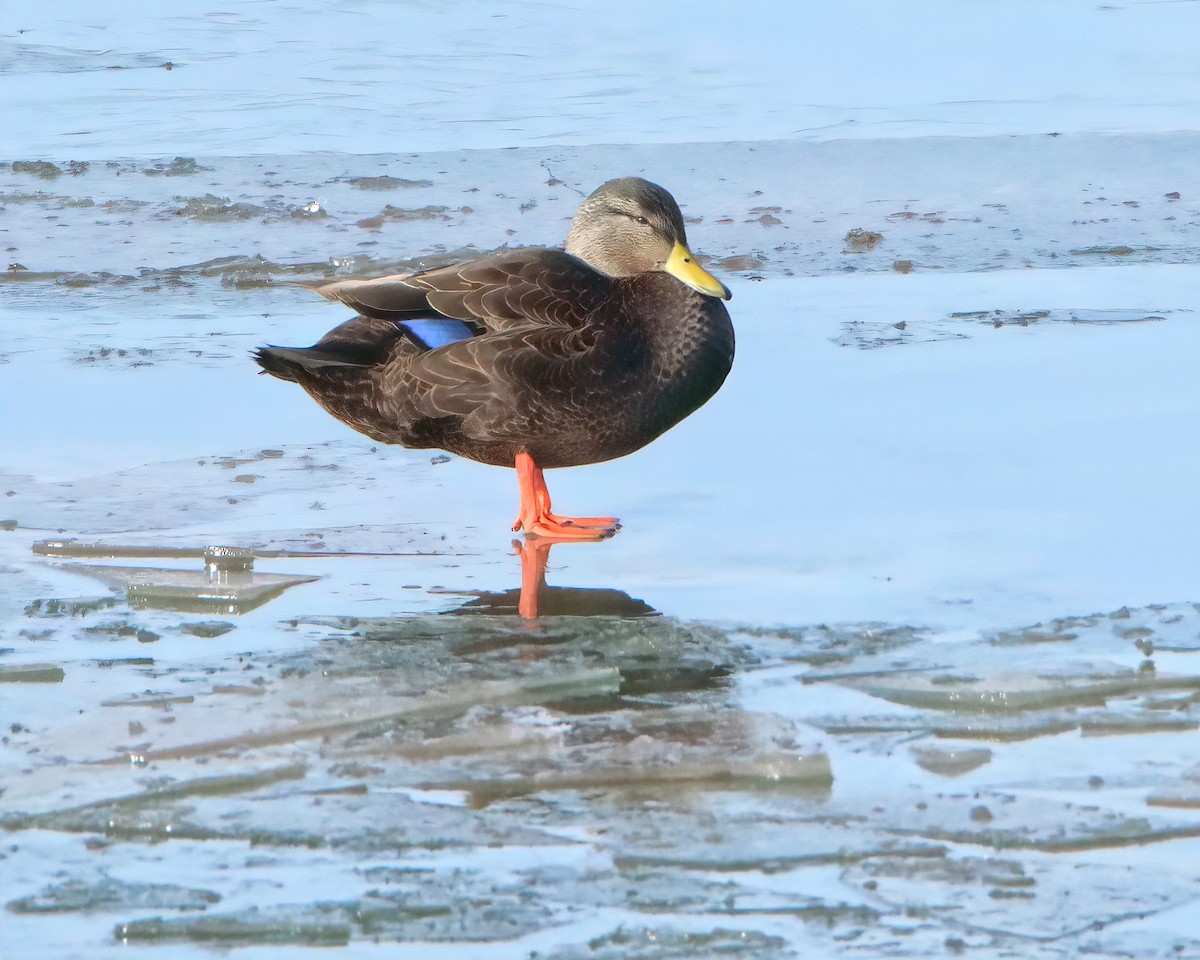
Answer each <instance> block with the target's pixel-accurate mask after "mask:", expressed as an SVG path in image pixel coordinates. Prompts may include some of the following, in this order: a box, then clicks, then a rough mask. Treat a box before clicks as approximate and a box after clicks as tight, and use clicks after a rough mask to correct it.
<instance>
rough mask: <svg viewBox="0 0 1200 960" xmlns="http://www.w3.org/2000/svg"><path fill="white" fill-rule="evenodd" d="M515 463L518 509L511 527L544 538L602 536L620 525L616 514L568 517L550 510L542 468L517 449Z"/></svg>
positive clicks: (610, 534)
mask: <svg viewBox="0 0 1200 960" xmlns="http://www.w3.org/2000/svg"><path fill="white" fill-rule="evenodd" d="M515 466H516V468H517V482H518V483H519V485H520V490H521V513H520V515H519V516H518V517H517V519H516V522H515V523H514V524H513V531H514V532H516V531H519V530H523V531H524V532H525V535H526V536H528V537H540V538H543V539H546V540H605V539H607V538H608V537H611V536H612V535H613V534H614V533H616V532H617V531H618V530H620V529H621V524H620V521H618V520H617V518H616V517H568V516H564V515H562V514H559V513H553V512H552V511H551V510H550V491H549V490H547V489H546V480H545V478H544V477H543V476H542V470H541V468H540V467H538V465H537V464H536V463H534V462H533V457H531V456H530V455H529V454H528V453H518V454H517V456H516V463H515Z"/></svg>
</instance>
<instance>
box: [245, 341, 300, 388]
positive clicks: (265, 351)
mask: <svg viewBox="0 0 1200 960" xmlns="http://www.w3.org/2000/svg"><path fill="white" fill-rule="evenodd" d="M301 352H302V351H299V350H291V349H289V348H287V347H259V348H258V349H257V350H255V351H254V353H252V354H251V356H252V357H253V358H254V362H255V363H257V364H258V365H259V366H260V367H262V372H263V373H269V374H270V375H271V376H273V377H278V378H279V379H280V380H290V381H292V383H296V382H298V381H299V377H298V376H297V373H298V371H299V370H300V369H302V368H303V366H304V365H303V364H302V363H301V362H300V361H299V358H297V357H296V356H295V354H297V353H301Z"/></svg>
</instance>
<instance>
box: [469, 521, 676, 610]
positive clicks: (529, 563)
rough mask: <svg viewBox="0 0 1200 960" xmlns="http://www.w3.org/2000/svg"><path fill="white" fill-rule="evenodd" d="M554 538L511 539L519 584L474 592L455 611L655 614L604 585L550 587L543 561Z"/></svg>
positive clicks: (641, 603)
mask: <svg viewBox="0 0 1200 960" xmlns="http://www.w3.org/2000/svg"><path fill="white" fill-rule="evenodd" d="M554 543H555V540H554V539H553V538H549V539H546V538H542V537H536V538H533V539H529V540H514V541H513V549H514V550H515V551H516V553H517V555H518V556H519V557H520V558H521V586H520V587H519V588H518V589H515V590H505V591H503V592H501V593H490V592H489V593H477V594H474V597H475V599H473V600H469V601H467V602H466V603H464V604H463V605H462V606H461V607H457V608H455V609H454V610H451V611H448V612H450V613H454V614H487V615H497V614H513V613H516V614H519V615H520V616H522V617H524V618H525V619H527V620H536V619H537V618H538V617H620V618H625V619H628V618H630V617H654V616H658V611H657V610H655V609H654V608H653V607H652V606H650V605H649V604H647V603H645V602H643V601H641V600H637V599H635V598H633V597H631V596H630V595H629V594H627V593H625V592H624V591H622V590H613V589H609V588H605V587H551V586H548V585H547V583H546V563H547V561H548V560H549V559H550V548H551V547H552V546H553V545H554Z"/></svg>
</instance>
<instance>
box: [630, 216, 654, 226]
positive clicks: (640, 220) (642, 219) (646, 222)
mask: <svg viewBox="0 0 1200 960" xmlns="http://www.w3.org/2000/svg"><path fill="white" fill-rule="evenodd" d="M633 219H634V221H635V222H636V223H640V224H642V225H643V226H649V225H650V221H649V220H647V219H646V218H645V217H634V218H633Z"/></svg>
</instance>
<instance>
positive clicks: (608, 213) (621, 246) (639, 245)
mask: <svg viewBox="0 0 1200 960" xmlns="http://www.w3.org/2000/svg"><path fill="white" fill-rule="evenodd" d="M566 249H567V253H571V254H574V255H575V256H577V257H579V259H580V260H583V261H586V262H587V263H588V264H590V265H591V266H593V267H595V268H596V269H597V270H599V271H600V272H601V273H607V274H608V275H609V276H612V277H628V276H632V275H633V274H635V273H647V272H649V271H651V270H661V271H663V272H665V273H669V274H670V275H671V276H673V277H675V278H676V279H677V280H680V281H682V282H683V283H686V284H687V285H688V286H689V287H691V288H692V289H693V290H698V291H700V293H703V294H704V295H706V296H709V297H720V298H721V299H722V300H728V299H729V298H730V297H732V296H733V294H731V293H730V292H729V288H728V287H727V286H725V284H723V283H722V282H721V281H720V280H718V279H717V278H716V277H714V276H713V275H712V274H711V273H709V272H708V271H707V270H705V269H704V268H703V267H701V266H700V264H698V263H697V262H696V258H695V257H694V256H693V255H692V252H691V251H690V250H689V249H688V245H687V236H686V234H685V232H684V229H683V214H682V213H680V212H679V204H677V203H676V202H675V198H674V197H673V196H671V195H670V194H669V193H667V191H666V190H664V189H663V188H662V187H660V186H659V185H658V184H657V183H651V182H650V181H649V180H643V179H642V178H641V177H622V178H621V179H619V180H609V181H608V183H605V184H603V185H602V186H600V187H599V188H598V189H597V190H596V191H595V193H593V194H592V195H591V196H590V197H588V198H587V199H586V200H584V201H583V204H582V205H581V206H580V208H579V212H578V213H576V214H575V219H574V220H572V221H571V232H570V233H569V234H567V247H566Z"/></svg>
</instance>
